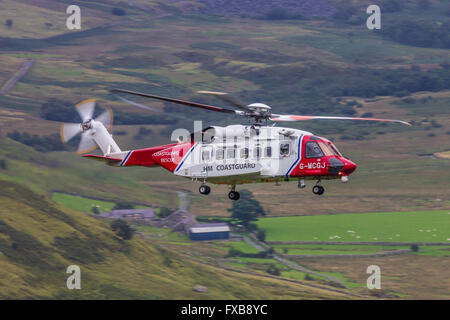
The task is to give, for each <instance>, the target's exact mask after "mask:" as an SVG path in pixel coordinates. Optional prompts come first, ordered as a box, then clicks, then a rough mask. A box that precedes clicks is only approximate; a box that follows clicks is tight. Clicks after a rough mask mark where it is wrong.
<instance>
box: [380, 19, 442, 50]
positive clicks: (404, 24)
mask: <svg viewBox="0 0 450 320" xmlns="http://www.w3.org/2000/svg"><path fill="white" fill-rule="evenodd" d="M449 30H450V21H445V22H442V23H439V24H438V23H436V22H435V21H426V20H409V19H408V20H401V21H398V20H396V21H394V22H392V23H388V25H386V27H384V28H382V29H381V31H380V34H382V35H383V36H385V37H386V38H389V39H390V40H392V41H395V42H399V43H402V44H406V45H410V46H417V47H425V48H450V33H449Z"/></svg>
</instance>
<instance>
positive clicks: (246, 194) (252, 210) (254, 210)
mask: <svg viewBox="0 0 450 320" xmlns="http://www.w3.org/2000/svg"><path fill="white" fill-rule="evenodd" d="M239 193H240V195H241V197H240V199H239V201H233V205H232V207H231V208H230V209H228V211H229V212H231V217H232V218H233V219H236V220H238V221H239V223H240V224H242V225H243V226H244V227H245V228H247V229H248V230H250V231H254V230H256V229H257V226H256V224H254V223H252V222H254V221H257V220H258V217H260V216H265V215H266V213H265V211H264V208H263V207H262V206H261V204H260V203H259V202H258V200H256V199H255V198H253V194H252V192H251V191H248V190H242V191H240V192H239Z"/></svg>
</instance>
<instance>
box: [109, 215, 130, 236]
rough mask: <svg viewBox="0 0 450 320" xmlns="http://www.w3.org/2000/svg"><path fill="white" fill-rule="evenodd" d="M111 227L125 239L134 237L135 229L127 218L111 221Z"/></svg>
mask: <svg viewBox="0 0 450 320" xmlns="http://www.w3.org/2000/svg"><path fill="white" fill-rule="evenodd" d="M111 229H112V231H114V232H115V234H116V235H117V236H119V237H121V238H122V239H124V240H130V239H131V238H132V237H133V229H132V228H131V227H130V225H129V224H128V223H127V222H126V221H125V220H122V219H117V220H114V221H113V222H111Z"/></svg>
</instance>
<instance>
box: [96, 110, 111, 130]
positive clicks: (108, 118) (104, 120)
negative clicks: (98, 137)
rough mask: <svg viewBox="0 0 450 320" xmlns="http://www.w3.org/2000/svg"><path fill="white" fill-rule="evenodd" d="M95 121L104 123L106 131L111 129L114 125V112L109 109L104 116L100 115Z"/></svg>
mask: <svg viewBox="0 0 450 320" xmlns="http://www.w3.org/2000/svg"><path fill="white" fill-rule="evenodd" d="M94 121H98V122H101V123H103V125H104V126H105V128H106V129H108V130H109V129H111V127H112V123H113V112H112V110H111V109H108V110H106V111H104V112H103V113H102V114H100V115H99V116H98V117H97V118H95V119H94Z"/></svg>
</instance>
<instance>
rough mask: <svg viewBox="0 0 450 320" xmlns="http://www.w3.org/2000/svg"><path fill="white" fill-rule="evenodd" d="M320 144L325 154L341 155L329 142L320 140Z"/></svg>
mask: <svg viewBox="0 0 450 320" xmlns="http://www.w3.org/2000/svg"><path fill="white" fill-rule="evenodd" d="M319 146H320V148H321V149H322V150H323V153H324V154H325V156H339V153H338V152H337V151H336V150H334V149H333V148H332V147H331V145H329V144H328V143H326V142H319Z"/></svg>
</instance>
